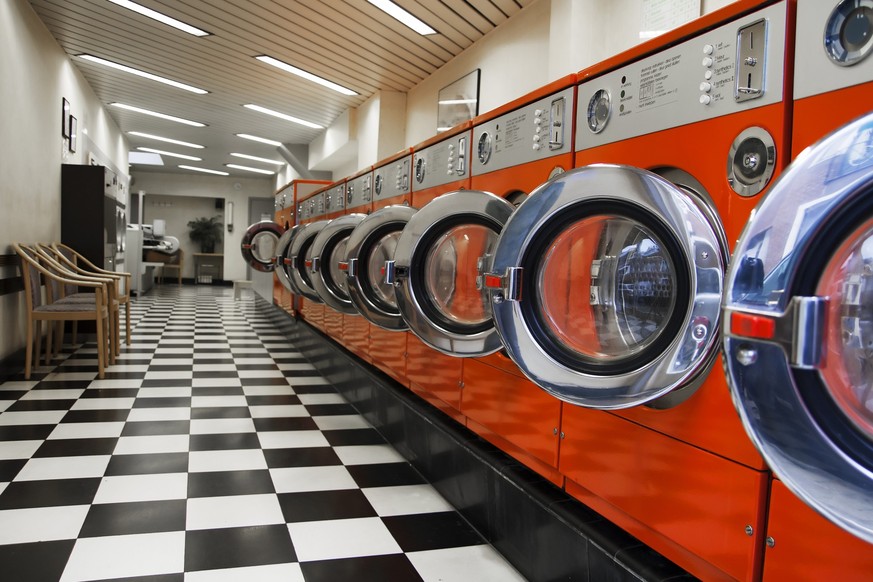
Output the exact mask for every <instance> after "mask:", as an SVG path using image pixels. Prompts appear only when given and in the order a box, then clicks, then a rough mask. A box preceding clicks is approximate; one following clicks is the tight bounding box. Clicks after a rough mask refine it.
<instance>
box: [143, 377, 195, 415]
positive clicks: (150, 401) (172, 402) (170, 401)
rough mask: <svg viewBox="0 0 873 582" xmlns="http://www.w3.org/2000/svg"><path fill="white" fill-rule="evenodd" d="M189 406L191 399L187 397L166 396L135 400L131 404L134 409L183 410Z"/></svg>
mask: <svg viewBox="0 0 873 582" xmlns="http://www.w3.org/2000/svg"><path fill="white" fill-rule="evenodd" d="M189 382H190V381H189ZM177 385H178V382H177ZM190 406H191V398H190V397H188V396H168V397H166V398H163V397H157V398H137V399H136V401H135V402H134V403H133V407H134V408H177V407H183V408H185V407H190Z"/></svg>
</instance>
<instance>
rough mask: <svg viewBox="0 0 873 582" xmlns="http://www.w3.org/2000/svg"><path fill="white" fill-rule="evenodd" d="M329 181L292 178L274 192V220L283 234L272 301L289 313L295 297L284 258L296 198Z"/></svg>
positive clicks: (294, 219)
mask: <svg viewBox="0 0 873 582" xmlns="http://www.w3.org/2000/svg"><path fill="white" fill-rule="evenodd" d="M329 183H330V182H325V181H323V180H292V181H291V182H289V183H288V184H286V185H285V186H283V187H282V188H280V189H279V190H278V191H277V192H276V194H275V206H276V214H275V221H276V224H278V225H279V226H281V227H282V229H283V230H284V234H283V235H282V236H281V237H280V238H279V242H278V243H277V247H276V268H275V271H274V272H275V274H276V276H275V277H274V278H273V302H274V303H275V304H276V305H278V306H279V307H281V308H282V309H283V310H284V311H286V312H288V313H289V314H291V315H294V314H295V313H296V312H297V298H296V295H295V294H294V293H293V292H292V289H291V287H290V284H289V282H288V277H287V273H286V272H285V268H284V260H285V259H286V258H287V256H286V255H287V251H288V242H289V241H290V237H291V235H290V233H289V231H290V230H291V229H292V228H293V227H294V226H295V225H296V224H297V212H296V210H297V199H298V197H303V196H305V195H307V194H309V193H311V192H314V191H315V190H317V189H319V188H321V187H322V186H324V185H326V184H329Z"/></svg>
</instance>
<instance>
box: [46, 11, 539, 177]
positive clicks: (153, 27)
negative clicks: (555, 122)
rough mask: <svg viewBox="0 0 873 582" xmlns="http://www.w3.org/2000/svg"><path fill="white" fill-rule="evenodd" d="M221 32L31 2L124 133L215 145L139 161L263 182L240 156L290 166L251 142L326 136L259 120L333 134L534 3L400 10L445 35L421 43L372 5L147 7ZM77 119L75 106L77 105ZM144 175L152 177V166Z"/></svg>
mask: <svg viewBox="0 0 873 582" xmlns="http://www.w3.org/2000/svg"><path fill="white" fill-rule="evenodd" d="M136 1H137V2H138V3H139V4H142V5H143V6H146V7H148V8H151V9H153V10H157V11H158V12H161V13H163V14H166V15H168V16H171V17H173V18H176V19H178V20H181V21H183V22H185V23H187V24H191V25H194V26H196V27H198V28H201V29H204V30H206V31H208V32H210V33H211V35H210V36H205V37H195V36H192V35H189V34H186V33H184V32H181V31H178V30H176V29H174V28H172V27H170V26H167V25H165V24H161V23H159V22H157V21H155V20H152V19H150V18H147V17H145V16H141V15H139V14H137V13H135V12H132V11H130V10H127V9H124V8H121V7H119V6H117V5H115V4H112V3H111V2H108V1H107V0H30V4H31V5H32V6H33V9H34V10H35V11H36V13H37V15H38V16H39V17H40V18H41V19H42V21H43V22H44V23H45V25H46V26H47V27H48V29H49V30H50V31H51V33H52V35H54V37H55V39H57V41H58V43H59V44H60V46H61V47H62V48H63V49H64V50H65V51H66V52H67V54H68V55H70V57H71V60H72V62H73V63H74V65H75V66H76V67H78V69H79V70H80V71H81V72H82V74H83V75H84V77H85V79H87V81H88V83H89V84H90V85H91V87H92V88H93V89H94V92H95V93H96V94H97V97H98V98H99V99H100V101H101V102H102V103H103V104H104V106H106V109H107V111H108V112H109V113H110V115H111V116H112V117H113V118H114V119H115V121H116V122H117V123H118V126H119V127H120V128H121V130H122V131H123V132H125V134H127V132H129V131H139V132H144V133H149V134H154V135H160V136H165V137H170V138H173V139H177V140H182V141H185V142H191V143H195V144H200V145H203V146H206V147H205V149H191V148H188V147H183V146H178V145H174V144H169V143H163V142H160V141H155V140H152V139H148V138H142V137H137V136H132V135H128V136H127V137H128V139H129V142H130V147H131V150H132V151H133V150H135V149H136V148H137V147H140V146H143V147H151V148H155V149H159V150H164V151H170V152H177V153H181V154H186V155H193V156H195V157H199V158H202V161H186V160H179V159H175V158H168V157H166V156H164V163H165V166H164V167H163V168H161V171H179V172H187V171H188V170H180V169H178V168H177V167H176V166H177V165H178V164H188V165H192V166H199V167H204V168H208V169H213V170H221V171H226V172H230V173H231V174H232V175H238V176H249V177H257V176H260V174H254V173H249V172H247V171H244V170H235V169H232V168H227V167H226V166H225V164H227V163H238V164H242V165H247V166H252V167H259V168H263V169H275V168H276V166H270V165H268V164H264V163H262V162H254V161H250V160H245V159H239V158H235V157H231V156H230V153H231V152H239V153H245V154H250V155H255V156H260V157H265V158H270V159H274V160H277V161H279V160H281V159H282V158H281V157H280V156H279V154H278V152H277V150H276V147H275V146H272V145H267V144H260V143H256V142H253V141H249V140H246V139H242V138H239V137H236V136H235V134H237V133H248V134H253V135H257V136H261V137H266V138H270V139H273V140H276V141H280V142H282V143H284V144H308V143H309V142H310V141H312V140H313V139H314V138H316V137H317V136H318V135H319V134H320V133H321V132H322V131H323V130H322V129H311V128H307V127H303V126H301V125H297V124H295V123H292V122H288V121H285V120H282V119H277V118H275V117H271V116H268V115H264V114H262V113H258V112H255V111H250V110H248V109H246V108H244V107H242V106H243V105H244V104H249V103H252V104H256V105H260V106H262V107H267V108H269V109H273V110H276V111H280V112H282V113H285V114H288V115H292V116H294V117H297V118H300V119H304V120H306V121H309V122H312V123H316V124H318V125H321V126H323V127H328V126H329V125H330V124H331V122H332V121H333V120H334V119H335V118H336V117H337V116H338V115H339V114H341V113H342V112H343V111H345V110H346V109H348V108H353V107H357V106H358V105H360V104H361V103H363V102H364V101H366V100H367V99H368V98H369V97H370V96H371V95H372V94H373V93H375V92H376V91H379V90H386V91H401V92H406V91H408V90H409V89H411V88H413V87H414V86H415V85H417V84H418V83H419V82H420V81H421V80H422V79H424V78H426V77H427V76H428V75H430V74H431V73H433V72H434V71H435V70H436V69H438V68H439V67H441V66H442V65H443V64H445V63H446V62H448V61H449V60H451V59H452V58H453V57H454V56H456V55H458V54H459V53H461V52H462V51H463V50H464V49H466V48H467V47H469V46H470V45H471V44H473V43H474V42H476V41H477V40H478V39H480V38H481V37H482V36H484V35H485V34H487V33H488V32H489V31H491V30H492V29H494V28H495V27H497V26H499V25H500V24H501V23H503V22H504V21H506V20H507V19H508V18H509V17H511V16H513V15H514V14H516V13H517V12H518V11H520V10H521V9H522V8H523V7H524V6H527V5H528V4H531V3H532V2H534V0H395V3H396V4H398V5H400V6H402V7H403V8H405V9H406V10H408V11H409V12H411V13H412V14H414V15H415V16H417V17H418V18H419V19H421V20H423V21H424V22H426V23H427V24H428V25H430V26H431V28H433V29H435V30H436V31H437V33H436V34H433V35H428V36H422V35H419V34H418V33H416V32H414V31H412V30H411V29H409V28H407V27H406V26H405V25H403V24H401V23H400V22H398V21H396V20H394V19H393V18H391V17H389V16H388V15H386V14H385V13H383V12H382V11H380V10H378V9H377V8H375V7H374V6H372V5H371V4H369V3H368V2H367V1H366V0H306V1H295V0H245V1H239V0H136ZM82 53H88V54H92V55H94V56H97V57H101V58H104V59H106V60H110V61H114V62H117V63H121V64H124V65H127V66H130V67H134V68H137V69H141V70H144V71H147V72H149V73H152V74H155V75H160V76H162V77H167V78H170V79H173V80H175V81H179V82H182V83H185V84H188V85H193V86H195V87H199V88H202V89H205V90H207V91H208V92H209V93H208V94H206V95H197V94H194V93H190V92H188V91H184V90H182V89H177V88H174V87H171V86H168V85H164V84H161V83H158V82H155V81H151V80H147V79H143V78H140V77H137V76H134V75H131V74H129V73H126V72H122V71H118V70H115V69H112V68H109V67H106V66H103V65H99V64H96V63H92V62H89V61H86V60H83V59H81V58H78V56H77V55H80V54H82ZM258 55H269V56H271V57H274V58H276V59H279V60H281V61H284V62H286V63H289V64H291V65H294V66H296V67H298V68H300V69H303V70H306V71H308V72H310V73H313V74H315V75H318V76H320V77H324V78H326V79H328V80H330V81H333V82H335V83H338V84H340V85H343V86H345V87H347V88H349V89H351V90H353V91H356V92H357V93H358V94H359V95H356V96H345V95H342V94H340V93H337V92H335V91H333V90H331V89H328V88H325V87H322V86H321V85H318V84H316V83H313V82H311V81H307V80H304V79H301V78H299V77H296V76H294V75H291V74H289V73H286V72H284V71H282V70H279V69H277V68H275V67H272V66H270V65H267V64H264V63H261V62H260V61H257V60H255V58H254V57H255V56H258ZM113 102H120V103H125V104H128V105H133V106H137V107H141V108H144V109H150V110H153V111H158V112H161V113H165V114H169V115H173V116H176V117H182V118H185V119H190V120H194V121H199V122H201V123H205V124H206V125H207V127H190V126H187V125H182V124H179V123H176V122H172V121H167V120H163V119H158V118H154V117H150V116H146V115H143V114H141V113H135V112H130V111H125V110H121V109H118V108H115V107H109V104H110V103H113ZM72 106H73V111H74V113H75V108H76V104H75V103H74V104H72ZM142 169H146V167H143V168H142Z"/></svg>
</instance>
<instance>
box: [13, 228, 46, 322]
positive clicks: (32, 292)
mask: <svg viewBox="0 0 873 582" xmlns="http://www.w3.org/2000/svg"><path fill="white" fill-rule="evenodd" d="M12 248H14V249H15V253H16V254H17V255H18V258H19V259H20V261H19V263H20V267H21V278H22V279H23V280H24V296H25V300H26V302H27V311H28V312H30V311H33V310H34V308H36V307H39V306H40V305H43V303H44V302H43V300H42V276H41V274H40V271H39V269H37V268H36V265H38V264H39V260H38V258H37V255H36V251H34V250H33V249H30V248H25V247H22V246H21V245H18V244H13V245H12Z"/></svg>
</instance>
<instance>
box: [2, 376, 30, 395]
mask: <svg viewBox="0 0 873 582" xmlns="http://www.w3.org/2000/svg"><path fill="white" fill-rule="evenodd" d="M0 378H2V376H0ZM25 394H27V390H13V389H11V388H6V389H3V388H2V387H0V400H18V399H19V398H21V397H22V396H24V395H25Z"/></svg>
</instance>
